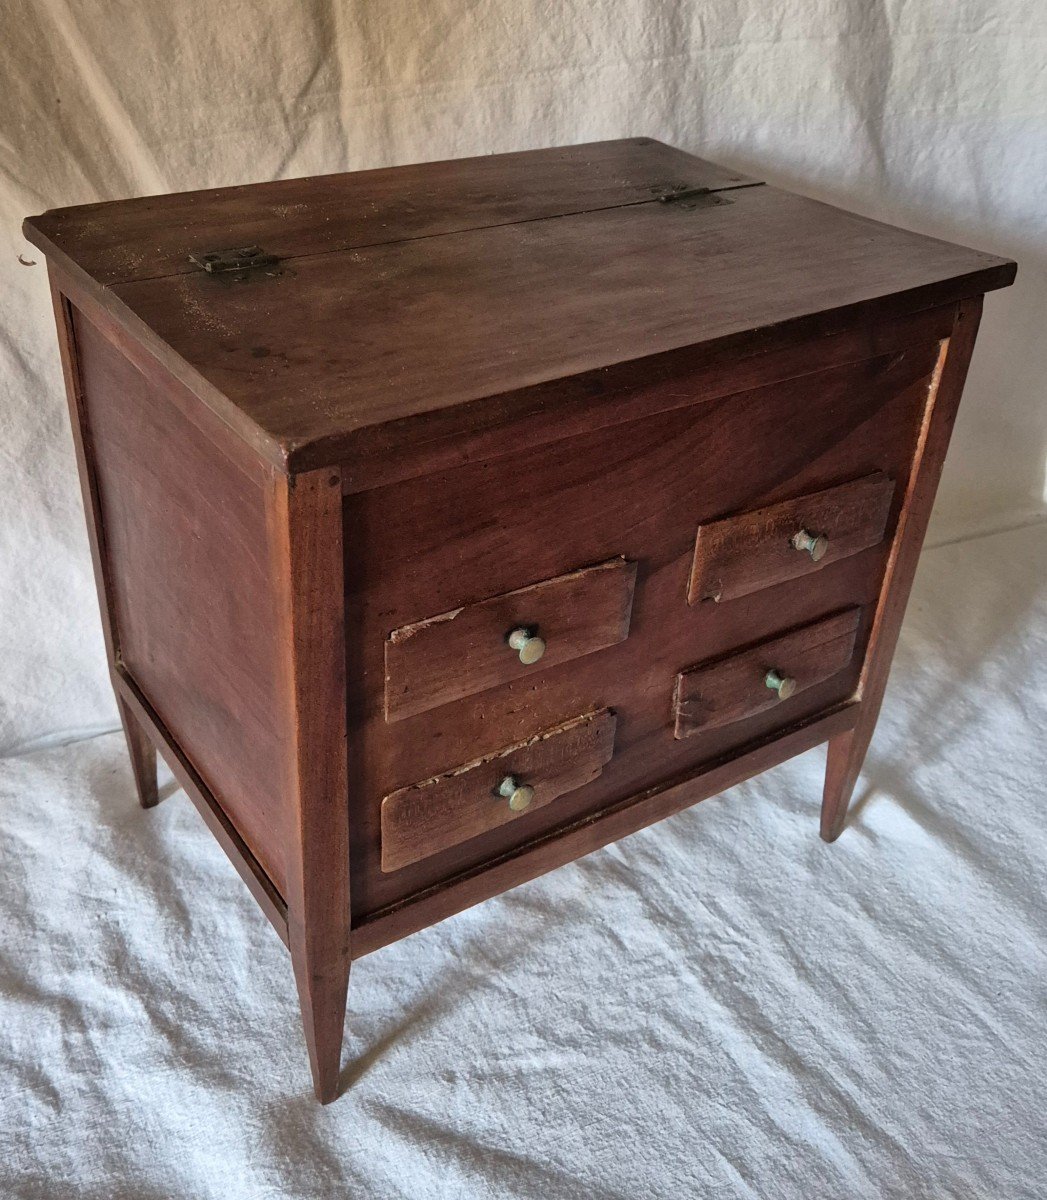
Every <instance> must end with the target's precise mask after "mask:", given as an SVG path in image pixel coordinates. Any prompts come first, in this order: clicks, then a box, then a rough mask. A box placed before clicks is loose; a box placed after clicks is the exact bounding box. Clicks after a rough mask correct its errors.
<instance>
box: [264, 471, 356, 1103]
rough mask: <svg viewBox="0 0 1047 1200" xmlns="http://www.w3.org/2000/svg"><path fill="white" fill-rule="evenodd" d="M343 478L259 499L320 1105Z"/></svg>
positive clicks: (343, 972) (290, 887) (329, 966)
mask: <svg viewBox="0 0 1047 1200" xmlns="http://www.w3.org/2000/svg"><path fill="white" fill-rule="evenodd" d="M341 486H342V481H341V479H340V478H339V476H338V472H337V471H331V470H329V469H327V470H324V471H320V472H317V473H314V474H312V475H304V476H300V477H298V478H297V479H293V480H285V479H276V480H274V482H273V490H272V492H271V494H270V496H269V498H268V506H267V518H268V521H269V524H270V530H271V545H272V563H271V565H272V572H273V578H274V580H276V581H277V584H278V587H279V589H280V594H279V604H278V609H277V613H276V623H275V625H274V632H275V633H276V635H277V640H278V643H279V645H280V646H281V649H282V659H281V664H280V665H281V668H282V670H281V681H282V688H281V700H282V701H283V704H282V711H281V716H282V718H283V721H282V723H281V727H282V728H283V729H285V730H286V731H287V733H286V735H285V738H286V740H285V745H286V747H287V753H286V756H285V760H284V763H283V767H284V769H283V772H282V774H281V783H282V785H283V790H284V795H285V796H286V798H287V806H288V809H289V811H290V814H291V818H292V819H291V821H290V822H289V828H288V842H289V847H288V852H287V859H286V861H287V892H286V896H287V931H288V940H289V945H290V949H291V962H292V964H293V966H294V974H295V980H296V981H297V984H298V996H299V1001H300V1003H301V1008H302V1023H303V1026H304V1029H305V1040H306V1045H307V1047H308V1051H309V1063H310V1066H311V1067H312V1073H313V1087H314V1090H315V1092H316V1096H317V1099H318V1100H319V1101H320V1102H321V1104H327V1103H329V1102H330V1101H332V1100H334V1099H335V1097H336V1096H337V1094H338V1072H339V1066H340V1060H341V1048H342V1027H343V1024H344V1021H345V1005H346V993H347V989H348V986H349V964H350V947H349V927H350V918H349V812H348V804H347V799H346V797H347V784H346V736H345V704H346V699H345V698H346V680H345V622H344V616H345V609H344V604H343V594H342V558H343V548H342V510H341Z"/></svg>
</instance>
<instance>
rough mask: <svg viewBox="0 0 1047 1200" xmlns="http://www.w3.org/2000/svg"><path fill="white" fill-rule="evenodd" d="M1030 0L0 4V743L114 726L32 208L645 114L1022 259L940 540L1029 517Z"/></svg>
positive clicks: (1035, 486) (1035, 347)
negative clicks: (32, 241)
mask: <svg viewBox="0 0 1047 1200" xmlns="http://www.w3.org/2000/svg"><path fill="white" fill-rule="evenodd" d="M1043 16H1044V14H1043V6H1042V0H920V2H919V3H915V2H907V0H779V2H777V3H774V4H765V3H758V2H756V0H707V2H704V3H697V2H688V0H425V2H424V3H421V2H419V0H382V2H380V3H364V2H363V0H252V2H251V3H245V2H243V0H239V2H238V0H223V3H221V4H216V3H214V2H213V0H171V2H170V3H165V4H161V3H158V2H154V3H142V2H141V0H3V4H2V6H0V464H2V466H0V471H2V488H0V618H2V619H0V662H2V663H3V672H2V676H0V753H5V752H8V753H9V752H11V751H12V750H17V749H20V748H25V747H27V746H30V745H32V744H35V743H41V742H43V743H46V742H47V741H49V740H59V739H62V738H68V737H71V736H76V735H78V734H84V733H90V732H96V731H98V730H100V729H104V728H107V727H110V726H112V725H113V724H114V722H115V709H114V707H113V702H112V700H111V697H110V695H109V690H108V685H107V680H106V674H105V667H104V659H103V652H102V641H101V635H100V628H99V623H98V617H97V615H96V611H95V600H94V593H93V585H92V580H91V569H90V563H89V558H88V552H87V541H86V536H85V532H84V522H83V516H82V512H81V506H80V497H79V491H78V486H77V482H76V474H75V469H74V463H73V455H72V448H71V442H70V437H69V432H68V429H67V419H66V414H65V411H64V400H63V396H62V388H61V380H60V375H59V369H58V359H57V353H56V349H55V339H54V330H53V324H52V317H51V313H50V307H49V300H48V293H47V286H46V278H45V272H44V268H43V265H42V263H40V262H37V264H36V265H35V266H32V267H27V266H23V265H21V263H20V262H19V255H22V256H23V258H24V260H25V261H27V262H33V261H34V260H37V259H39V258H40V256H39V254H38V253H37V252H36V251H35V250H33V248H32V247H30V246H28V244H27V243H26V242H25V241H24V240H23V239H22V237H21V233H20V223H21V219H22V217H23V216H25V215H26V214H28V213H35V212H39V211H42V210H43V209H45V208H49V207H56V206H61V205H68V204H77V203H83V202H87V201H95V200H103V199H112V198H118V197H124V196H130V195H141V194H147V193H155V192H165V191H171V190H182V189H189V188H199V187H211V186H217V185H219V184H232V183H242V182H248V181H253V180H262V179H272V178H277V177H283V176H293V175H307V174H313V173H320V172H330V171H343V170H347V169H355V168H363V167H376V166H385V165H390V164H394V163H403V162H410V161H419V160H425V159H436V158H448V157H455V156H459V155H467V154H486V153H490V152H494V151H503V150H516V149H525V148H527V147H533V146H540V145H546V144H554V143H567V142H579V141H587V140H592V139H598V138H609V137H620V136H630V135H638V134H645V135H650V136H653V137H657V138H661V139H663V140H665V141H669V142H673V143H676V144H678V145H680V146H682V147H684V148H685V149H688V150H691V151H694V152H697V153H699V154H702V155H704V156H706V157H709V158H712V159H714V160H719V161H722V162H724V163H726V164H728V165H730V166H733V167H736V168H739V169H741V170H743V171H745V172H747V173H750V174H753V175H756V176H757V177H760V178H763V179H766V180H768V181H769V182H772V183H776V184H780V185H783V186H785V187H790V188H793V189H795V190H798V191H801V192H805V193H807V194H809V195H812V196H816V197H817V198H819V199H823V200H828V201H830V202H834V203H837V204H840V205H841V206H844V207H849V208H853V209H854V210H856V211H858V212H862V213H865V214H866V215H869V216H873V217H876V218H880V219H883V220H887V221H893V222H897V223H899V224H902V225H905V226H908V227H910V228H913V229H916V230H919V231H921V232H924V233H930V234H934V235H937V236H941V237H946V238H953V239H955V240H959V241H963V242H967V243H969V244H971V245H974V246H976V247H978V248H979V249H984V250H989V251H993V252H996V253H1000V254H1005V255H1009V256H1012V257H1014V258H1016V259H1017V260H1018V262H1019V265H1020V269H1019V277H1018V283H1017V286H1016V287H1014V288H1013V289H1011V290H1010V291H1008V292H1006V293H1004V294H1002V295H998V296H993V297H990V299H989V301H988V303H987V311H986V316H985V320H984V323H983V334H982V339H981V342H980V344H979V346H978V350H977V353H976V356H975V362H974V367H973V372H972V378H971V381H970V385H969V388H968V394H967V397H966V400H965V403H964V407H963V409H962V414H961V418H960V423H959V427H958V430H957V433H956V438H955V443H954V449H953V452H952V457H951V459H950V462H949V466H948V469H947V473H946V478H945V481H944V484H943V489H942V494H941V498H940V503H939V506H938V512H937V516H936V525H935V528H934V532H933V538H935V539H937V540H939V541H940V540H945V539H951V538H955V537H958V536H963V535H965V534H968V533H971V532H975V531H980V530H985V529H993V528H1002V527H1007V526H1010V525H1014V524H1019V523H1023V522H1026V521H1029V520H1031V519H1036V518H1037V517H1042V516H1043V515H1044V513H1045V504H1044V459H1045V453H1047V451H1045V447H1047V403H1045V402H1044V400H1045V389H1047V382H1045V381H1047V337H1044V336H1043V333H1042V325H1043V313H1044V310H1045V303H1047V278H1045V271H1044V262H1045V254H1047V251H1045V249H1044V246H1045V244H1047V36H1045V35H1047V25H1045V22H1044V20H1043Z"/></svg>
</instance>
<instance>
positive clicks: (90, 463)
mask: <svg viewBox="0 0 1047 1200" xmlns="http://www.w3.org/2000/svg"><path fill="white" fill-rule="evenodd" d="M47 277H48V282H49V284H50V287H51V304H52V306H53V307H54V313H55V326H56V327H57V330H58V352H59V355H60V356H61V360H62V378H63V379H64V381H65V395H66V401H67V402H68V405H69V425H70V428H71V429H72V432H73V449H74V450H75V452H76V465H77V475H78V476H79V478H80V492H81V495H82V497H83V501H84V516H85V518H86V519H87V540H88V543H89V544H90V547H91V565H92V567H93V568H94V577H95V591H96V592H97V593H98V608H99V612H100V614H101V618H102V636H103V637H104V638H105V656H106V661H107V663H108V664H109V675H110V678H115V674H116V670H117V666H118V663H119V657H120V651H119V643H118V641H117V633H116V622H115V620H114V618H113V608H112V597H111V589H110V586H109V567H108V562H107V559H106V552H105V529H104V526H103V523H102V502H101V498H100V496H99V492H98V476H97V473H96V471H95V463H94V453H93V450H92V446H91V431H90V427H89V425H88V420H87V408H86V405H85V404H84V397H83V392H82V389H81V386H80V370H79V367H78V365H77V357H76V335H75V332H74V330H73V315H72V311H71V309H70V306H69V301H68V300H67V299H66V298H65V295H64V294H63V292H62V288H61V285H60V283H59V279H58V276H57V275H56V273H55V270H54V268H53V267H52V266H51V265H50V263H49V264H48V268H47ZM113 688H114V691H116V705H117V709H118V711H119V713H120V723H121V724H122V725H123V727H124V738H125V739H126V741H127V752H128V754H129V756H130V758H131V773H132V775H133V776H134V781H135V791H136V792H137V794H138V802H139V803H140V804H141V806H142V807H143V808H152V807H153V806H154V805H155V804H157V803H158V802H159V800H160V793H159V789H158V785H157V775H156V767H157V755H156V747H155V746H154V745H153V743H152V741H151V740H150V738H149V734H148V732H147V731H146V728H145V726H144V725H143V724H142V723H141V722H140V721H139V720H138V719H137V717H135V715H134V713H133V712H132V711H131V709H130V708H129V707H128V706H127V705H126V704H125V703H124V702H123V700H122V699H121V698H120V692H119V690H117V689H116V684H115V683H114V685H113Z"/></svg>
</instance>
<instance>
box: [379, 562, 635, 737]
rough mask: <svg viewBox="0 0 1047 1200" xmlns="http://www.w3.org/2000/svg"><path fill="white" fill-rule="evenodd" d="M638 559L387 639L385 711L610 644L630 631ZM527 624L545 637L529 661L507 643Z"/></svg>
mask: <svg viewBox="0 0 1047 1200" xmlns="http://www.w3.org/2000/svg"><path fill="white" fill-rule="evenodd" d="M635 582H636V564H635V563H629V562H625V560H624V559H613V560H611V561H610V562H605V563H599V564H598V565H597V566H594V567H584V568H581V569H579V570H577V571H571V572H568V573H567V574H565V575H560V576H557V577H556V578H555V579H544V580H542V581H541V582H540V583H533V584H529V585H528V586H527V587H523V588H518V589H516V590H515V591H512V592H507V593H505V594H503V595H501V596H492V597H491V598H490V599H489V600H481V601H479V602H478V603H476V604H468V605H465V606H464V607H462V608H455V609H452V610H450V611H449V612H445V613H441V614H440V615H439V616H435V617H428V618H426V619H425V620H423V621H417V622H414V623H412V624H410V625H404V626H401V627H400V628H398V629H394V630H393V631H392V633H390V635H389V637H388V639H387V640H386V643H385V716H386V720H389V721H396V720H400V719H402V718H403V717H409V716H414V715H416V714H417V713H420V712H425V711H426V710H427V709H430V708H435V707H436V706H437V705H439V704H447V703H448V702H450V701H451V700H457V699H459V698H460V697H461V696H468V695H470V694H472V693H474V692H481V691H484V690H486V689H487V688H490V687H494V686H496V685H498V684H503V683H508V682H511V681H512V680H515V679H525V678H527V679H530V680H532V681H533V682H535V683H540V681H541V676H542V674H543V672H544V671H547V670H549V669H550V668H551V667H556V666H559V665H560V664H561V663H565V662H570V661H571V660H572V659H576V658H581V657H582V656H583V655H585V654H592V653H593V652H594V651H596V650H603V649H606V648H607V647H608V646H613V645H615V644H616V643H617V642H620V641H622V640H623V639H624V638H626V637H627V636H628V634H629V614H630V611H631V609H632V602H633V586H634V584H635ZM521 627H525V628H527V629H528V630H530V631H531V632H532V634H535V635H537V636H540V637H541V638H542V639H543V640H544V641H545V646H546V648H545V653H544V654H543V655H542V657H541V659H540V660H539V661H538V662H535V663H532V664H530V665H525V664H524V663H522V662H521V661H520V658H519V655H518V654H517V653H516V651H515V650H513V649H511V648H510V647H509V645H508V644H507V641H506V639H507V637H508V635H509V633H510V632H511V631H512V630H514V629H517V628H521Z"/></svg>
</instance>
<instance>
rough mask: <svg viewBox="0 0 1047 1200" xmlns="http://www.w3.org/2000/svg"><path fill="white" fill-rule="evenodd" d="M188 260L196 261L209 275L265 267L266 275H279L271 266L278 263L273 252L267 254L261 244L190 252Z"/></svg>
mask: <svg viewBox="0 0 1047 1200" xmlns="http://www.w3.org/2000/svg"><path fill="white" fill-rule="evenodd" d="M189 261H190V262H194V263H196V265H197V266H198V267H203V269H204V270H205V271H206V272H207V273H208V274H209V275H217V274H219V273H220V272H223V271H242V272H246V271H256V270H258V269H259V268H265V274H267V275H279V274H280V272H279V271H278V270H277V271H274V270H273V269H272V268H273V267H275V266H276V265H277V264H278V263H279V261H280V260H279V259H278V258H277V257H276V255H275V254H267V253H266V252H265V251H264V250H263V249H262V247H261V246H239V247H234V248H233V249H231V250H208V251H207V252H206V253H203V254H190V255H189Z"/></svg>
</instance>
